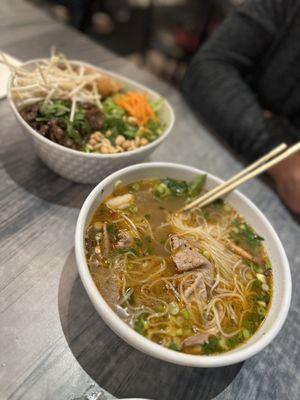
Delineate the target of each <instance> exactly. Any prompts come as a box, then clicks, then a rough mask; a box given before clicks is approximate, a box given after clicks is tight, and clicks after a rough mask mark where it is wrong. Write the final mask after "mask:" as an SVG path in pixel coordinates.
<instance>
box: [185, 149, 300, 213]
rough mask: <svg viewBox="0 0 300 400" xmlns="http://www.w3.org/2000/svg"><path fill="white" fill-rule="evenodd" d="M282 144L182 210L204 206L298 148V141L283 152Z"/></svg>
mask: <svg viewBox="0 0 300 400" xmlns="http://www.w3.org/2000/svg"><path fill="white" fill-rule="evenodd" d="M283 146H284V144H282V145H280V146H278V147H276V148H275V149H274V150H272V151H271V152H269V153H267V154H266V155H265V156H263V157H262V158H261V159H259V160H257V161H255V162H254V163H253V164H251V165H250V166H249V167H247V168H245V169H244V170H243V171H241V172H240V173H239V174H237V175H235V176H233V177H232V178H230V179H229V180H228V181H226V182H224V183H222V184H221V185H218V186H217V187H216V188H214V189H213V190H210V191H209V192H207V193H205V194H204V195H203V196H201V197H199V198H198V199H196V200H195V201H193V202H191V203H189V204H187V205H186V206H185V207H184V208H183V209H182V210H183V211H187V210H189V209H190V208H192V207H195V206H198V207H203V206H206V205H207V204H210V203H211V202H213V201H214V200H216V199H218V198H219V197H222V196H224V195H225V194H227V193H228V192H230V191H232V190H233V189H235V188H236V187H237V186H239V185H241V184H243V183H245V182H247V181H248V180H250V179H252V178H254V177H255V176H257V175H259V174H261V173H263V172H265V171H266V170H267V169H269V168H271V167H273V166H274V165H275V164H277V163H279V162H281V161H283V160H284V159H286V158H287V157H289V156H291V155H292V154H294V153H296V152H297V151H299V150H300V142H299V143H296V144H295V145H293V146H291V147H290V148H288V149H287V150H286V151H284V152H282V148H283ZM285 148H286V145H285ZM279 151H281V153H280V154H279V155H277V156H275V157H274V154H278V153H279ZM271 157H272V158H271ZM270 158H271V159H270ZM267 160H269V161H267ZM266 161H267V162H266Z"/></svg>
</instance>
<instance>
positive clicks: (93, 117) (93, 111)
mask: <svg viewBox="0 0 300 400" xmlns="http://www.w3.org/2000/svg"><path fill="white" fill-rule="evenodd" d="M80 106H81V107H82V108H83V109H84V110H85V115H86V117H87V119H88V120H89V123H90V124H91V126H92V128H93V129H94V130H99V129H101V128H102V126H103V124H104V113H103V111H102V110H100V108H99V107H97V106H95V105H94V104H90V103H81V104H80Z"/></svg>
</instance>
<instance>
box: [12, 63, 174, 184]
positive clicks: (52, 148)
mask: <svg viewBox="0 0 300 400" xmlns="http://www.w3.org/2000/svg"><path fill="white" fill-rule="evenodd" d="M39 61H41V59H37V60H31V61H28V62H26V63H24V64H23V65H22V66H23V67H24V68H28V69H29V70H30V69H32V68H33V67H34V66H35V65H36V63H37V62H39ZM71 63H72V64H73V65H84V66H86V67H91V68H94V69H96V70H97V71H99V72H102V73H104V74H106V75H109V76H111V77H112V78H115V79H116V80H118V81H119V82H121V83H122V84H123V85H124V87H126V88H127V89H129V90H138V91H143V92H147V93H148V94H149V96H150V97H151V98H152V99H157V98H158V97H160V95H159V94H158V93H156V92H154V91H153V90H151V89H149V88H147V87H146V86H143V85H141V84H139V83H137V82H135V81H133V80H130V79H127V78H125V77H123V76H121V75H118V74H116V73H112V72H110V71H107V70H104V69H101V68H98V67H96V66H94V65H91V64H87V63H84V62H80V61H71ZM12 84H13V77H11V78H10V79H9V82H8V90H7V93H8V94H7V98H8V101H9V104H10V106H11V108H12V110H13V113H14V114H15V117H16V119H17V121H18V122H19V124H20V125H21V127H22V130H23V132H24V133H25V134H26V135H28V136H29V137H30V139H31V140H32V142H33V146H34V149H35V151H36V153H37V154H38V156H39V157H40V158H41V159H42V160H43V161H44V163H45V164H46V165H47V166H48V167H49V168H51V169H52V170H53V171H54V172H56V173H57V174H59V175H61V176H63V177H64V178H67V179H70V180H71V181H75V182H81V183H98V182H99V181H100V180H101V179H103V178H105V177H106V176H107V175H108V174H110V173H112V172H113V171H116V170H118V169H120V168H123V167H126V166H127V165H132V164H135V163H138V162H142V161H144V160H145V159H146V158H147V157H149V155H150V154H151V153H152V152H153V151H154V150H155V149H156V148H157V147H158V146H159V145H160V144H161V143H162V142H163V141H164V140H165V139H166V137H167V136H168V134H169V133H170V132H171V130H172V128H173V125H174V121H175V117H174V112H173V109H172V107H171V105H170V104H169V102H168V101H167V100H166V99H164V104H163V107H162V110H161V112H160V115H161V118H162V120H163V121H164V122H165V124H166V128H165V131H164V133H163V134H162V135H161V136H160V137H159V138H158V139H157V140H155V141H154V142H152V143H149V144H148V145H146V146H144V147H140V148H138V149H136V150H132V151H128V152H123V153H117V154H98V153H84V152H81V151H77V150H73V149H69V148H67V147H64V146H61V145H60V144H57V143H54V142H52V141H51V140H49V139H47V138H45V137H43V136H42V135H40V134H39V133H38V132H36V131H35V130H34V129H33V128H31V127H30V125H29V124H27V123H26V122H25V121H24V119H23V118H22V117H21V115H20V114H19V112H18V110H17V107H16V105H15V104H14V101H13V100H12V95H11V87H12Z"/></svg>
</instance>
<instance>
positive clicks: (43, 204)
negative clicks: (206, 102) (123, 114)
mask: <svg viewBox="0 0 300 400" xmlns="http://www.w3.org/2000/svg"><path fill="white" fill-rule="evenodd" d="M52 45H55V46H56V47H57V49H58V50H61V51H63V52H65V54H66V55H67V56H68V57H71V58H76V59H82V60H85V61H88V62H91V63H94V64H96V65H99V66H101V67H104V68H108V69H111V70H112V71H116V72H119V73H122V74H124V75H125V76H128V77H131V78H134V79H137V80H139V81H140V82H141V83H143V84H146V85H148V86H150V87H152V88H154V89H155V90H158V91H159V92H160V93H162V94H163V95H164V96H166V97H167V98H168V99H169V100H170V102H171V104H172V105H173V107H174V109H175V114H176V124H175V127H174V131H173V133H172V134H171V135H170V136H169V139H168V140H167V141H166V143H165V144H164V145H163V146H161V147H160V148H159V149H158V150H157V151H156V152H155V153H154V154H153V156H152V158H151V159H152V160H165V161H174V162H180V163H187V164H189V165H193V166H196V167H199V168H203V169H205V170H207V171H209V172H211V173H214V174H216V175H218V176H220V177H222V178H228V177H229V176H230V175H231V174H233V173H234V172H236V171H238V170H239V169H240V168H241V163H240V162H239V161H238V160H236V159H235V158H234V157H233V155H232V154H230V153H229V152H228V151H227V150H226V149H224V147H223V145H222V144H221V143H220V142H218V140H216V139H215V138H214V137H213V136H212V135H211V134H209V132H208V131H207V130H206V129H205V128H204V127H203V126H202V125H201V124H200V123H199V121H198V120H197V119H196V118H195V117H194V116H193V115H192V113H191V112H190V110H188V108H187V106H186V105H185V104H184V102H183V100H182V98H181V96H180V94H179V93H178V92H177V91H176V90H175V89H173V88H171V87H170V86H168V85H167V84H166V83H164V82H162V81H160V80H159V79H157V78H156V77H154V76H152V75H151V74H149V73H148V72H145V71H143V70H142V69H139V68H137V67H136V66H134V65H132V64H130V63H128V62H127V61H126V60H125V59H123V58H119V57H117V56H116V55H114V54H112V53H110V52H109V51H107V50H105V49H104V48H102V47H101V46H98V45H97V44H95V43H94V42H92V41H90V40H89V39H87V38H86V37H84V36H82V35H80V34H79V33H77V32H75V31H74V30H72V29H70V28H68V27H66V26H63V25H60V24H58V23H57V22H55V21H53V20H51V19H50V18H49V17H48V16H46V15H45V14H44V13H43V12H42V11H41V10H39V9H37V8H35V7H33V6H32V5H29V4H28V3H25V2H23V1H22V2H21V1H19V0H2V1H1V5H0V49H1V50H4V51H6V52H8V53H10V54H12V55H13V56H15V57H18V58H20V59H21V60H27V59H30V58H36V57H40V56H47V55H48V54H49V51H50V47H51V46H52ZM0 135H1V149H0V150H1V160H2V167H1V182H0V187H1V194H0V199H1V200H0V201H1V203H0V207H1V222H0V223H1V246H0V260H1V270H0V271H1V275H0V276H1V279H0V399H1V400H2V399H30V400H41V399H51V400H52V399H55V400H60V399H74V398H77V397H81V396H84V397H87V398H88V397H89V398H93V399H94V400H95V399H98V400H100V399H106V398H110V397H111V396H110V395H109V394H108V393H112V394H113V395H114V396H116V397H120V398H121V397H139V396H140V397H146V398H151V399H157V400H158V399H164V400H165V399H172V400H173V399H176V400H180V399H201V400H205V399H212V398H215V399H218V400H221V399H222V400H226V399H227V400H229V399H243V400H250V399H251V400H254V399H256V400H257V399H263V400H268V399H270V400H271V399H272V400H275V399H276V400H277V399H278V400H285V399H298V398H299V394H300V374H299V368H300V359H299V349H300V346H299V343H300V335H299V327H300V324H299V322H300V313H299V309H300V291H299V289H298V288H299V285H300V269H299V266H300V265H299V264H300V263H299V242H300V227H299V221H298V222H297V221H296V220H295V219H294V218H293V217H292V216H291V215H290V213H289V212H288V211H287V210H286V209H285V208H284V206H283V205H282V204H281V203H280V201H279V200H278V198H277V196H276V194H275V193H274V192H273V190H272V189H271V188H270V187H269V186H268V185H267V183H266V182H264V181H263V180H258V179H256V180H253V181H251V182H250V183H248V184H247V185H245V186H243V187H242V192H243V193H245V194H246V195H247V196H248V197H249V198H250V199H252V200H253V202H254V203H255V204H256V205H258V206H259V208H260V209H261V210H262V211H263V212H264V213H265V215H266V216H267V217H268V218H269V220H270V221H271V223H272V224H273V226H274V228H275V229H276V230H277V232H278V233H279V236H280V238H281V240H282V242H283V244H284V247H285V249H286V252H287V254H288V257H289V260H290V264H291V270H292V276H293V286H294V293H293V298H292V305H291V309H290V312H289V316H288V319H287V322H286V323H285V325H284V328H283V329H282V331H281V332H280V334H279V335H278V336H277V338H276V339H275V340H274V341H273V343H272V344H271V345H269V346H268V347H267V348H266V349H265V350H264V351H262V352H261V353H260V354H258V355H256V356H255V357H253V358H252V359H250V360H248V361H246V362H244V363H242V364H239V365H235V366H232V367H227V368H218V369H211V370H205V369H195V368H183V367H177V366H175V365H171V364H167V363H163V362H160V361H157V360H154V359H152V358H151V357H148V356H146V355H143V354H141V353H139V352H138V351H136V350H134V349H132V348H131V347H129V346H128V345H126V344H124V342H123V341H122V340H121V339H119V338H118V337H117V336H116V335H115V334H113V333H112V332H111V331H110V330H109V329H108V328H107V327H105V325H104V324H103V322H102V321H101V320H100V318H99V317H98V315H97V314H96V312H95V311H94V308H93V307H92V305H91V303H90V301H89V299H88V297H87V295H86V293H85V291H84V289H83V287H82V285H81V282H80V280H79V278H78V274H77V270H76V266H75V262H74V247H73V246H74V243H73V236H74V228H75V223H76V219H77V216H78V212H79V209H80V206H81V205H82V203H83V201H84V199H85V197H86V196H87V194H88V193H89V191H90V190H91V186H87V185H79V184H74V183H71V182H68V181H66V180H64V179H62V178H60V177H59V176H57V175H55V174H54V173H53V172H51V171H50V170H49V169H47V167H46V166H44V165H43V164H42V162H41V161H40V160H39V159H38V158H37V157H36V155H35V154H34V152H33V151H32V146H31V144H30V142H28V140H27V139H26V138H25V137H24V136H23V135H22V133H21V131H20V129H19V127H18V126H17V124H16V122H15V120H14V118H13V115H12V113H11V111H10V109H9V106H8V104H7V101H6V100H2V101H1V102H0ZM297 289H298V290H297ZM102 389H104V390H102Z"/></svg>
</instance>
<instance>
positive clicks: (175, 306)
mask: <svg viewBox="0 0 300 400" xmlns="http://www.w3.org/2000/svg"><path fill="white" fill-rule="evenodd" d="M169 313H170V314H171V315H177V314H178V313H179V306H178V304H177V303H176V301H172V303H170V304H169Z"/></svg>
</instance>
